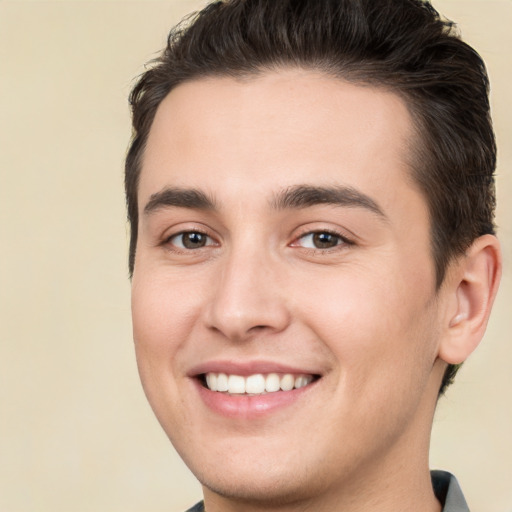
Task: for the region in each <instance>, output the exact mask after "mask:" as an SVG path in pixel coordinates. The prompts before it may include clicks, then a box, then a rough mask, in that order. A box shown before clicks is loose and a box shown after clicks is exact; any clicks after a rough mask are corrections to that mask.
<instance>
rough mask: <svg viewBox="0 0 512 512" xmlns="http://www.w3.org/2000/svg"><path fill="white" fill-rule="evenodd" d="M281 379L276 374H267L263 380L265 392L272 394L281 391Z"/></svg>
mask: <svg viewBox="0 0 512 512" xmlns="http://www.w3.org/2000/svg"><path fill="white" fill-rule="evenodd" d="M280 381H281V379H280V378H279V375H277V373H269V374H268V375H267V378H266V379H265V391H267V393H272V392H274V391H279V390H280V389H281V382H280Z"/></svg>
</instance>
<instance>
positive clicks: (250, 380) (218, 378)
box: [206, 372, 313, 395]
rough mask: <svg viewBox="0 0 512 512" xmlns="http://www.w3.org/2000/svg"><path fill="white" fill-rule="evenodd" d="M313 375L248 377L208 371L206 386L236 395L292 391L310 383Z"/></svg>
mask: <svg viewBox="0 0 512 512" xmlns="http://www.w3.org/2000/svg"><path fill="white" fill-rule="evenodd" d="M312 380H313V376H312V375H292V374H291V373H286V374H284V375H279V374H277V373H269V374H268V375H266V376H265V375H263V374H261V373H256V374H254V375H249V376H247V377H242V376H240V375H227V374H225V373H212V372H210V373H207V374H206V386H207V387H208V389H210V390H211V391H219V392H228V393H229V394H234V395H243V394H245V393H247V394H250V395H261V394H263V393H274V392H276V391H291V390H292V389H294V388H295V389H299V388H302V387H304V386H307V385H308V384H310V383H311V382H312Z"/></svg>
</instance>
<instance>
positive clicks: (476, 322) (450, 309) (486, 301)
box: [439, 235, 501, 364]
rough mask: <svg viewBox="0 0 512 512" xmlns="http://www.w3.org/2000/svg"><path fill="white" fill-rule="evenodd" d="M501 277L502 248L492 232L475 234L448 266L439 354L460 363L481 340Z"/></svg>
mask: <svg viewBox="0 0 512 512" xmlns="http://www.w3.org/2000/svg"><path fill="white" fill-rule="evenodd" d="M500 277H501V251H500V244H499V242H498V239H497V238H496V237H495V236H493V235H484V236H481V237H479V238H477V239H476V240H475V241H474V242H473V244H472V245H471V247H470V248H469V249H468V251H467V252H466V254H465V255H464V256H462V257H461V258H459V259H457V260H456V261H455V262H454V263H453V264H452V266H451V268H450V271H449V275H447V278H448V282H447V283H445V284H446V286H447V288H446V289H445V290H444V291H443V293H447V294H448V296H447V303H446V306H447V307H446V312H447V315H446V317H445V320H444V333H443V336H442V338H441V342H440V346H439V357H440V358H441V359H442V360H443V361H445V362H447V363H449V364H459V363H462V362H463V361H465V360H466V359H467V357H468V356H469V355H470V354H471V352H473V350H475V348H476V347H477V346H478V344H479V343H480V341H481V339H482V337H483V335H484V332H485V328H486V327H487V321H488V319H489V315H490V313H491V308H492V304H493V302H494V297H495V296H496V292H497V291H498V285H499V281H500Z"/></svg>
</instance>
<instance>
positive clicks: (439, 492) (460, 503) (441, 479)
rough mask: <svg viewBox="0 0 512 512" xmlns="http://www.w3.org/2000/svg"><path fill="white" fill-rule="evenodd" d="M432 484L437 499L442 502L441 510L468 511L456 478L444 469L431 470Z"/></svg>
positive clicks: (447, 511) (445, 511) (451, 511)
mask: <svg viewBox="0 0 512 512" xmlns="http://www.w3.org/2000/svg"><path fill="white" fill-rule="evenodd" d="M430 475H431V477H432V486H433V487H434V493H435V495H436V497H437V499H438V500H439V501H440V502H441V503H444V507H443V512H469V507H468V504H467V503H466V500H465V499H464V495H463V494H462V491H461V489H460V486H459V482H457V479H456V478H455V477H454V476H453V475H452V474H450V473H448V472H446V471H437V470H436V471H431V472H430Z"/></svg>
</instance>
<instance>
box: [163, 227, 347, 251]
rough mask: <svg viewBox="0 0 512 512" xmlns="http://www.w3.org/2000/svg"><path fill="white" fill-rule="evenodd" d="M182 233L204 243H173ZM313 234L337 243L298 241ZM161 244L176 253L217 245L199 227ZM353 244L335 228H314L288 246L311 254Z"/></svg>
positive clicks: (176, 234)
mask: <svg viewBox="0 0 512 512" xmlns="http://www.w3.org/2000/svg"><path fill="white" fill-rule="evenodd" d="M184 235H200V236H202V237H206V239H207V240H206V243H205V245H202V246H199V247H185V246H184V243H183V238H182V239H181V247H180V246H178V245H176V244H175V243H173V239H177V238H179V237H183V236H184ZM315 235H328V236H330V237H335V238H336V241H337V243H336V244H335V245H333V246H332V247H304V246H303V245H301V244H300V243H299V242H300V241H301V240H304V239H306V238H307V237H311V238H312V239H313V237H315ZM163 245H165V246H168V247H169V249H170V250H172V251H173V252H177V253H190V252H191V251H198V250H200V249H204V248H206V247H211V246H216V245H218V244H217V243H216V242H215V240H214V239H213V238H212V237H211V236H209V235H208V234H207V233H206V232H205V231H203V230H200V229H190V230H184V231H180V232H179V233H173V234H172V235H171V236H169V237H167V238H166V239H165V240H164V242H163ZM351 245H354V242H353V241H352V240H350V239H348V238H347V237H346V236H344V235H342V234H341V233H339V232H337V231H335V230H329V229H316V230H310V231H305V232H304V233H302V234H301V235H300V236H298V237H297V238H296V239H295V240H294V241H293V242H292V243H291V244H290V247H302V248H303V249H304V250H306V251H308V252H309V253H312V254H317V253H322V254H325V253H328V252H332V251H336V250H340V249H342V248H343V247H347V246H351Z"/></svg>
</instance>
